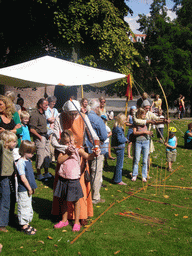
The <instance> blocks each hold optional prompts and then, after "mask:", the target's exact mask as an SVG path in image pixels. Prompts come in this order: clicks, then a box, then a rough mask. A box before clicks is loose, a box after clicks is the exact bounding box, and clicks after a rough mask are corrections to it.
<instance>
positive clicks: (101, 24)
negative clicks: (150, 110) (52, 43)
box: [54, 0, 138, 93]
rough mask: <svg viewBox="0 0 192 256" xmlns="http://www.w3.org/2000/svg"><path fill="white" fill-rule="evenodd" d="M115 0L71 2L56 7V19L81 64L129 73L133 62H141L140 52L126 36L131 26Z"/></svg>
mask: <svg viewBox="0 0 192 256" xmlns="http://www.w3.org/2000/svg"><path fill="white" fill-rule="evenodd" d="M112 2H114V4H113V3H112ZM121 2H123V1H121ZM115 3H116V4H117V1H108V0H99V1H94V0H90V1H83V0H81V1H69V2H68V3H67V4H66V5H65V6H63V4H62V5H58V6H57V11H56V12H55V13H54V14H55V18H54V21H55V24H57V26H58V31H59V34H60V36H62V37H63V38H64V39H65V40H66V41H67V43H68V44H69V45H70V44H71V45H72V47H74V48H75V50H76V51H77V52H78V62H79V63H81V64H83V63H86V64H87V63H89V64H90V65H91V66H97V67H101V68H104V69H107V70H112V71H118V72H120V73H124V74H128V73H129V72H130V71H131V67H132V66H133V65H138V63H137V62H136V60H135V56H137V55H138V52H137V51H136V49H135V48H134V47H133V44H132V43H131V42H130V40H129V38H128V35H127V33H129V32H130V28H129V26H128V24H127V23H125V22H124V20H123V19H122V14H123V15H124V14H125V11H122V10H121V11H120V9H118V8H117V7H115V6H114V5H115ZM123 10H125V8H123ZM89 59H90V62H87V61H88V60H89ZM120 91H121V92H122V91H123V90H122V89H120ZM123 93H124V92H123Z"/></svg>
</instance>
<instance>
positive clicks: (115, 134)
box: [111, 113, 127, 185]
mask: <svg viewBox="0 0 192 256" xmlns="http://www.w3.org/2000/svg"><path fill="white" fill-rule="evenodd" d="M125 122H126V116H125V115H124V114H123V113H119V114H118V115H117V117H116V120H115V123H114V126H113V130H112V140H111V146H112V147H115V154H116V156H117V163H116V168H115V173H114V176H113V181H114V182H115V183H116V184H118V185H127V184H126V183H124V182H123V181H122V169H123V161H124V152H125V143H127V138H126V137H125V135H124V129H123V126H124V123H125Z"/></svg>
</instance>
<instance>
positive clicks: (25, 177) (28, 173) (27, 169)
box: [17, 140, 37, 235]
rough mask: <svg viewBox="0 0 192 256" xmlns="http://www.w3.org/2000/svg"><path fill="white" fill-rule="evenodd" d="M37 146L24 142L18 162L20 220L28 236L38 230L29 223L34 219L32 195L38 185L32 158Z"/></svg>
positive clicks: (23, 230) (27, 141) (22, 229)
mask: <svg viewBox="0 0 192 256" xmlns="http://www.w3.org/2000/svg"><path fill="white" fill-rule="evenodd" d="M35 150H36V148H35V144H34V143H33V142H31V141H29V140H23V141H22V142H21V145H20V148H19V154H20V155H21V158H20V159H19V160H18V162H17V171H18V174H19V179H18V220H19V225H20V226H21V231H22V232H24V233H25V234H27V235H35V234H36V231H37V230H36V229H34V228H33V227H31V226H30V225H29V223H30V222H31V221H32V219H33V208H32V194H34V192H35V189H36V188H37V184H36V182H35V177H34V173H33V167H32V162H31V160H30V159H31V158H32V157H33V154H34V152H35Z"/></svg>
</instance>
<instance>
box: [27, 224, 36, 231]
mask: <svg viewBox="0 0 192 256" xmlns="http://www.w3.org/2000/svg"><path fill="white" fill-rule="evenodd" d="M28 228H30V229H31V230H32V231H35V232H37V229H36V228H34V227H32V226H30V225H28Z"/></svg>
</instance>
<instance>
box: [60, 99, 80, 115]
mask: <svg viewBox="0 0 192 256" xmlns="http://www.w3.org/2000/svg"><path fill="white" fill-rule="evenodd" d="M72 101H73V103H74V104H75V106H76V107H75V106H74V105H73V103H72V102H71V101H70V100H68V101H66V102H65V104H64V105H63V107H62V109H63V111H64V112H70V111H80V109H81V107H80V103H79V101H77V100H72Z"/></svg>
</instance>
